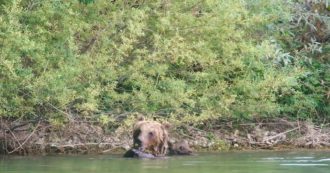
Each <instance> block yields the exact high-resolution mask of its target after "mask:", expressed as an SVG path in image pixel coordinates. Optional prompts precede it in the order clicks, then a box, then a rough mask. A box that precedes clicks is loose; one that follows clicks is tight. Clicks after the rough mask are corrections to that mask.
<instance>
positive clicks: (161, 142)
mask: <svg viewBox="0 0 330 173" xmlns="http://www.w3.org/2000/svg"><path fill="white" fill-rule="evenodd" d="M167 129H168V125H167V124H161V123H159V122H156V121H147V120H144V118H140V119H139V121H138V122H136V123H135V124H134V127H133V145H134V147H133V148H134V149H137V150H138V151H141V152H150V153H151V154H152V155H154V156H156V157H158V156H164V155H165V154H166V153H167V149H168V132H167Z"/></svg>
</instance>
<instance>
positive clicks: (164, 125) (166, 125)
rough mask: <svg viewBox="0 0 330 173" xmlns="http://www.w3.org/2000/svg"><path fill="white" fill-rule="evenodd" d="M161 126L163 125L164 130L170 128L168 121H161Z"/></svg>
mask: <svg viewBox="0 0 330 173" xmlns="http://www.w3.org/2000/svg"><path fill="white" fill-rule="evenodd" d="M162 126H163V127H164V128H165V129H166V130H168V129H169V128H171V125H170V123H168V122H163V123H162Z"/></svg>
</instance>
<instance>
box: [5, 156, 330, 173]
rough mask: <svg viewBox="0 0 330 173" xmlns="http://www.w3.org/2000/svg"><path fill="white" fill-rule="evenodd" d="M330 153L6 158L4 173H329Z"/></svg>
mask: <svg viewBox="0 0 330 173" xmlns="http://www.w3.org/2000/svg"><path fill="white" fill-rule="evenodd" d="M329 164H330V152H311V151H305V152H304V151H300V152H225V153H200V154H198V155H196V156H186V157H179V156H178V157H168V158H162V159H149V160H148V159H126V158H122V157H121V156H120V155H99V156H44V157H21V156H11V157H2V160H0V173H132V172H134V173H151V172H153V173H154V172H156V171H157V173H188V172H189V173H201V172H206V173H219V172H221V173H288V172H290V173H310V172H313V173H328V172H329V170H330V166H329Z"/></svg>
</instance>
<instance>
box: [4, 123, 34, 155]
mask: <svg viewBox="0 0 330 173" xmlns="http://www.w3.org/2000/svg"><path fill="white" fill-rule="evenodd" d="M39 125H40V121H39V122H38V124H37V126H36V127H35V128H34V129H33V131H32V132H31V133H30V135H29V136H28V137H27V138H25V140H24V142H23V143H22V144H21V145H20V146H19V147H17V148H15V149H14V150H12V151H10V152H8V154H12V153H14V152H16V151H17V150H18V149H20V148H22V147H23V145H25V143H26V142H27V141H28V140H29V139H30V138H31V137H32V135H33V134H34V133H35V132H36V130H37V129H38V127H39Z"/></svg>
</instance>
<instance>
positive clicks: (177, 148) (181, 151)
mask: <svg viewBox="0 0 330 173" xmlns="http://www.w3.org/2000/svg"><path fill="white" fill-rule="evenodd" d="M168 145H169V146H168V155H191V154H192V149H191V148H190V146H189V144H188V141H186V140H182V141H179V142H175V143H172V142H169V143H168Z"/></svg>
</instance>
